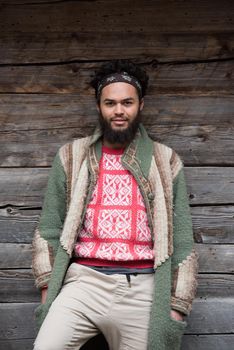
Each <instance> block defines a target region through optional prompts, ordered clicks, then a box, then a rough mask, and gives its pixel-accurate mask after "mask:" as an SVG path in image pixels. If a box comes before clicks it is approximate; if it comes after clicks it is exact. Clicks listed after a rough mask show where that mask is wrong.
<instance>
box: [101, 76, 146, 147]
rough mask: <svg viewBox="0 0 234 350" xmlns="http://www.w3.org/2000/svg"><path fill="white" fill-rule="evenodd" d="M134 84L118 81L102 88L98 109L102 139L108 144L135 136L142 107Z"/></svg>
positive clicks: (125, 140) (123, 142)
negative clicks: (102, 133)
mask: <svg viewBox="0 0 234 350" xmlns="http://www.w3.org/2000/svg"><path fill="white" fill-rule="evenodd" d="M143 105H144V102H143V100H141V101H139V97H138V94H137V90H136V88H135V87H134V86H132V85H130V84H127V83H123V82H118V83H113V84H110V85H107V86H106V87H104V88H103V90H102V92H101V97H100V104H99V105H98V110H99V113H100V124H101V127H102V129H103V132H104V141H105V139H106V141H107V143H109V144H126V143H128V142H130V141H131V140H132V139H133V137H134V136H135V133H136V130H137V128H138V125H139V113H140V111H141V110H142V109H143Z"/></svg>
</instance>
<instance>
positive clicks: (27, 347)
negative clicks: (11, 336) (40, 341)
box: [0, 339, 33, 350]
mask: <svg viewBox="0 0 234 350" xmlns="http://www.w3.org/2000/svg"><path fill="white" fill-rule="evenodd" d="M6 349H7V350H32V349H33V339H19V340H0V350H6Z"/></svg>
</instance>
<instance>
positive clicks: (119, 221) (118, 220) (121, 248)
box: [74, 146, 154, 268]
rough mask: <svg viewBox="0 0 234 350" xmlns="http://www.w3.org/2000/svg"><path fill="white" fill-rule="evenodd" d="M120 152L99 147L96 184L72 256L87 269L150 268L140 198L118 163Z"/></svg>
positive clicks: (150, 252) (151, 256)
mask: <svg viewBox="0 0 234 350" xmlns="http://www.w3.org/2000/svg"><path fill="white" fill-rule="evenodd" d="M123 151H124V150H123V149H122V150H117V149H110V148H107V147H104V146H103V148H102V158H101V160H100V173H99V178H98V182H97V184H96V187H95V190H94V192H93V195H92V198H91V201H90V203H89V205H88V207H87V211H86V215H85V219H84V224H83V228H82V230H81V232H80V234H79V237H78V241H77V244H76V245H75V249H74V255H75V256H76V258H78V260H77V262H79V263H80V264H85V265H90V266H94V265H95V266H113V267H116V266H121V267H134V268H148V267H153V259H154V253H153V242H152V238H151V233H150V229H149V226H148V220H147V215H146V209H145V205H144V201H143V198H142V195H141V193H140V190H139V187H138V185H137V182H136V180H135V179H134V177H133V176H132V174H131V173H130V172H129V171H128V170H126V169H124V168H123V166H122V164H121V155H122V154H123Z"/></svg>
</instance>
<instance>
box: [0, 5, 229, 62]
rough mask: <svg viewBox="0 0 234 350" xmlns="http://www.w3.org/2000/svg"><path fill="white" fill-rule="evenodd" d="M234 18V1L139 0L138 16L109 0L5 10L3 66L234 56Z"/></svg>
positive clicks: (1, 19) (2, 16)
mask: <svg viewBox="0 0 234 350" xmlns="http://www.w3.org/2000/svg"><path fill="white" fill-rule="evenodd" d="M121 4H122V5H121ZM68 13H69V15H67V14H68ZM110 13H111V15H110ZM142 13H143V14H144V15H142ZM155 13H157V21H155ZM232 13H233V3H232V2H231V1H230V0H225V5H224V4H223V3H220V2H219V1H215V3H214V5H213V6H211V5H210V2H209V1H208V2H207V1H201V0H200V1H195V0H193V1H192V2H188V3H184V2H183V3H181V4H180V3H177V2H175V3H173V2H165V1H164V2H163V1H162V0H161V1H157V2H155V1H148V2H147V4H145V2H141V1H139V2H135V3H134V11H131V10H128V11H126V3H125V2H124V0H122V1H118V6H113V2H110V1H95V2H89V1H82V2H78V3H77V2H63V1H62V2H61V3H58V4H57V5H56V6H54V5H53V3H52V4H43V5H42V4H41V5H40V6H37V7H36V11H35V5H33V4H32V5H25V6H23V5H21V6H7V5H5V6H2V11H1V13H0V23H1V30H2V39H3V40H2V55H1V63H27V62H52V61H57V62H58V61H64V60H66V61H68V60H74V59H82V60H87V59H88V60H92V59H93V60H100V59H110V58H117V57H122V58H123V57H137V58H140V59H145V58H147V59H155V58H156V59H158V60H161V61H170V60H177V61H178V60H182V61H184V60H194V59H207V58H220V57H225V58H226V57H231V56H232V55H233V52H232V50H233V35H232V31H233V22H232V15H231V14H232ZM51 18H53V21H51V20H50V19H51ZM146 19H147V20H146ZM116 24H118V25H116ZM126 33H127V35H126ZM161 33H162V34H161ZM207 33H209V34H207ZM103 37H105V40H103ZM120 43H121V44H120Z"/></svg>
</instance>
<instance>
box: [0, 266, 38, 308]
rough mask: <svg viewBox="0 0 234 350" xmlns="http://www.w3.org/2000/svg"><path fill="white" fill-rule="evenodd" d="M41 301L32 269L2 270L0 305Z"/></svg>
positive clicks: (0, 274) (0, 272)
mask: <svg viewBox="0 0 234 350" xmlns="http://www.w3.org/2000/svg"><path fill="white" fill-rule="evenodd" d="M39 301H40V292H39V291H38V290H37V288H36V287H35V282H34V278H33V275H32V271H31V270H30V269H27V270H26V269H17V270H0V303H30V302H39Z"/></svg>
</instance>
